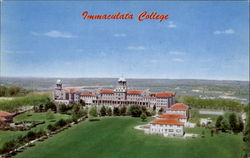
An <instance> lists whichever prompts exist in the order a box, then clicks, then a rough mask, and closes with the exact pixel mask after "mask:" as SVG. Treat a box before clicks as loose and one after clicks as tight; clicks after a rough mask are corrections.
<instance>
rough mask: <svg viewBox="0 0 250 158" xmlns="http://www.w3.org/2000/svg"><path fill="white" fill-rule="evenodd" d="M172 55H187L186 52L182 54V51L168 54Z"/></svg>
mask: <svg viewBox="0 0 250 158" xmlns="http://www.w3.org/2000/svg"><path fill="white" fill-rule="evenodd" d="M168 54H170V55H184V54H186V53H185V52H180V51H170V52H168Z"/></svg>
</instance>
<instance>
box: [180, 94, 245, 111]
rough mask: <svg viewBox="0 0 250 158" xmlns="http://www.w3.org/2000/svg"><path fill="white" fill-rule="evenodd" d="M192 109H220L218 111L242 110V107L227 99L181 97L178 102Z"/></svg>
mask: <svg viewBox="0 0 250 158" xmlns="http://www.w3.org/2000/svg"><path fill="white" fill-rule="evenodd" d="M177 101H178V102H182V103H184V104H187V105H189V106H191V107H193V108H207V109H220V110H236V111H241V110H243V108H244V106H243V105H241V103H239V102H237V101H235V100H229V99H200V98H198V97H193V96H182V97H180V98H179V99H178V100H177Z"/></svg>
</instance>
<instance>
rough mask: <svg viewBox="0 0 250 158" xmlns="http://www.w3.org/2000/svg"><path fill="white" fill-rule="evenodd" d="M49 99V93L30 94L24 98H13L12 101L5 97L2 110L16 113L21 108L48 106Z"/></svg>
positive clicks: (1, 101) (0, 105)
mask: <svg viewBox="0 0 250 158" xmlns="http://www.w3.org/2000/svg"><path fill="white" fill-rule="evenodd" d="M49 97H50V94H49V93H43V94H38V93H30V94H28V95H26V96H23V97H12V98H11V99H6V97H4V98H5V99H0V110H5V111H8V112H14V111H15V110H16V108H18V107H21V106H31V105H39V104H46V103H47V102H48V98H49Z"/></svg>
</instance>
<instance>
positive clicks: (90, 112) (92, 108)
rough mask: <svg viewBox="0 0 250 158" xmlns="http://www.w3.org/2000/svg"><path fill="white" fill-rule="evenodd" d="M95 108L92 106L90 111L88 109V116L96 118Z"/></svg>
mask: <svg viewBox="0 0 250 158" xmlns="http://www.w3.org/2000/svg"><path fill="white" fill-rule="evenodd" d="M97 114H98V113H97V108H96V107H95V106H94V107H91V108H90V109H89V115H90V116H91V117H97Z"/></svg>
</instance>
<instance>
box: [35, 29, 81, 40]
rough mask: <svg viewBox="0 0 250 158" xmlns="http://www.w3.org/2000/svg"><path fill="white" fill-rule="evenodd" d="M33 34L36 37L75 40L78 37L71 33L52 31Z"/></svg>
mask: <svg viewBox="0 0 250 158" xmlns="http://www.w3.org/2000/svg"><path fill="white" fill-rule="evenodd" d="M31 34H32V35H35V36H47V37H51V38H75V37H76V36H74V35H72V34H71V33H69V32H60V31H56V30H51V31H48V32H44V33H38V32H31Z"/></svg>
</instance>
